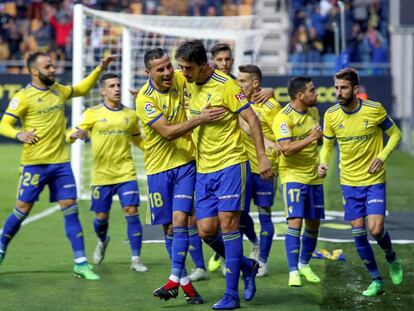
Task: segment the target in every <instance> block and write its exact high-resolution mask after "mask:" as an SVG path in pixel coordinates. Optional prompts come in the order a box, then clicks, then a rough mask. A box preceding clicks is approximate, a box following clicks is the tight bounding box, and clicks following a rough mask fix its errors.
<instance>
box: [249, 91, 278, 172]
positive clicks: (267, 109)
mask: <svg viewBox="0 0 414 311" xmlns="http://www.w3.org/2000/svg"><path fill="white" fill-rule="evenodd" d="M250 106H251V107H252V108H253V110H254V112H255V113H256V115H257V117H258V118H259V120H260V124H261V126H262V131H263V135H264V137H266V138H267V139H269V140H271V141H273V142H274V141H275V135H274V134H273V130H272V125H273V120H274V119H275V117H276V115H277V113H278V112H279V111H280V109H281V106H280V104H279V103H278V102H277V101H276V100H275V99H274V98H269V99H268V100H267V101H266V102H265V103H250ZM242 139H243V144H244V146H245V147H246V150H247V156H248V158H249V161H250V167H251V171H252V173H254V174H259V169H258V167H257V165H258V163H257V154H256V147H255V146H254V143H253V140H252V138H251V137H250V136H249V135H247V133H246V132H244V131H243V132H242ZM266 156H267V157H268V159H269V160H270V161H271V162H272V168H273V171H274V172H276V171H277V161H278V157H277V153H276V152H275V151H272V152H269V151H267V152H266Z"/></svg>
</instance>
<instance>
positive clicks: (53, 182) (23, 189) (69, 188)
mask: <svg viewBox="0 0 414 311" xmlns="http://www.w3.org/2000/svg"><path fill="white" fill-rule="evenodd" d="M46 185H48V186H49V191H50V202H56V201H61V200H69V199H76V183H75V178H74V177H73V173H72V168H71V167H70V163H69V162H67V163H58V164H41V165H22V166H21V174H20V179H19V188H18V193H17V199H18V200H20V201H23V202H26V203H33V202H36V201H38V200H39V195H40V193H41V192H42V190H43V188H44V187H45V186H46Z"/></svg>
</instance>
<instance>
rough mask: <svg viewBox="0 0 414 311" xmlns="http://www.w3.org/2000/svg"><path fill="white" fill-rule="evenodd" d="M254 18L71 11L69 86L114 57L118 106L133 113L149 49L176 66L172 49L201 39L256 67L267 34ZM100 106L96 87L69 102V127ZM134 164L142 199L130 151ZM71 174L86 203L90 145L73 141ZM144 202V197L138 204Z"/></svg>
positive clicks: (139, 154) (78, 8)
mask: <svg viewBox="0 0 414 311" xmlns="http://www.w3.org/2000/svg"><path fill="white" fill-rule="evenodd" d="M259 26H260V25H259V21H258V19H257V18H256V17H255V16H232V17H228V16H227V17H181V16H154V15H134V14H127V13H113V12H106V11H98V10H92V9H89V8H86V7H84V6H82V5H80V4H77V5H75V7H74V29H73V69H72V83H73V84H76V83H77V82H79V81H80V80H82V78H83V77H85V76H86V75H87V74H88V73H89V72H91V71H92V70H93V68H95V67H96V66H97V65H98V64H99V62H100V60H101V59H102V58H103V57H104V56H106V55H109V54H116V55H118V60H117V61H116V62H114V63H113V64H111V65H110V67H109V68H108V71H111V72H114V73H117V74H119V75H120V76H121V80H122V81H121V82H122V103H123V104H124V105H126V106H129V107H134V99H133V98H132V96H131V95H130V93H129V91H128V89H129V88H136V89H139V88H140V87H141V86H142V85H143V84H144V83H145V81H146V80H147V77H146V74H145V72H144V69H145V68H144V53H145V51H146V50H147V49H150V48H155V47H161V48H163V49H165V50H166V51H167V52H168V53H169V55H170V57H171V60H172V62H173V64H174V54H175V49H176V48H177V47H178V46H179V45H180V44H181V43H182V42H183V41H185V40H188V39H200V40H202V41H203V42H204V44H205V45H206V48H207V50H210V48H211V47H212V46H213V45H214V44H216V43H218V42H226V43H228V44H229V45H230V46H231V47H232V49H233V54H234V58H235V64H234V69H235V70H237V68H238V65H240V64H247V63H254V62H255V60H256V58H257V55H258V52H259V50H260V45H261V43H262V40H263V38H264V35H265V34H266V33H265V32H264V31H263V30H261V29H259ZM101 101H102V98H101V96H100V94H99V90H98V87H97V86H96V87H95V88H94V89H92V90H91V91H90V93H89V94H88V95H87V96H85V97H82V98H74V99H73V102H72V126H76V125H77V124H78V123H79V122H80V120H81V115H82V113H83V111H84V110H85V108H87V107H89V106H93V105H97V104H99V103H100V102H101ZM133 154H134V159H135V162H136V164H137V174H138V181H139V185H140V187H141V193H146V191H145V189H146V182H145V173H144V165H143V155H142V152H141V151H140V150H138V149H137V148H135V147H133ZM71 159H72V160H71V161H72V168H73V172H74V175H75V179H76V183H77V185H78V197H79V198H80V199H89V198H90V182H91V168H92V165H91V162H92V159H91V148H90V144H89V143H84V142H83V141H77V142H75V143H74V144H73V145H72V150H71ZM142 199H144V200H145V196H144V197H143V198H142Z"/></svg>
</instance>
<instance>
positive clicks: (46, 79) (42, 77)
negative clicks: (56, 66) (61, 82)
mask: <svg viewBox="0 0 414 311" xmlns="http://www.w3.org/2000/svg"><path fill="white" fill-rule="evenodd" d="M39 80H40V81H41V82H42V83H43V84H44V85H47V86H51V85H53V83H55V78H54V77H53V78H50V77H48V76H46V75H44V74H43V73H41V72H39Z"/></svg>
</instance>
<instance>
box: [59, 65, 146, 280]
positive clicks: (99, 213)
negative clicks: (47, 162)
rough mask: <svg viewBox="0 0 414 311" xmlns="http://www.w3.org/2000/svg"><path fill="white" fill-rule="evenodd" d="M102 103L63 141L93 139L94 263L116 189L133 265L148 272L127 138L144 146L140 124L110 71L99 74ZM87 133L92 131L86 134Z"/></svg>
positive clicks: (100, 254)
mask: <svg viewBox="0 0 414 311" xmlns="http://www.w3.org/2000/svg"><path fill="white" fill-rule="evenodd" d="M100 92H101V94H102V96H103V102H102V103H101V104H99V105H97V106H94V107H91V108H88V109H87V110H86V111H85V112H84V118H83V121H82V122H81V123H80V124H79V125H77V127H76V128H75V129H73V130H71V131H70V132H69V133H68V134H67V135H66V137H67V141H68V142H70V143H73V142H74V141H75V140H76V139H78V138H80V139H84V138H86V137H88V136H89V137H90V139H91V143H92V157H93V167H92V198H91V202H92V204H91V210H92V211H94V212H95V219H94V221H93V226H94V229H95V233H96V235H97V236H98V244H97V245H96V248H95V252H94V254H93V261H94V263H95V264H100V263H102V262H103V260H104V256H105V251H106V247H107V246H108V243H109V241H110V237H109V236H108V219H109V212H110V210H111V205H112V197H113V195H115V194H117V195H118V196H119V201H120V202H121V206H122V210H123V212H124V214H125V219H126V222H127V233H128V240H129V243H130V247H131V253H132V257H131V269H132V270H134V271H138V272H145V271H147V270H148V269H147V267H146V266H145V265H144V264H143V263H142V261H141V258H140V254H141V246H142V226H141V222H140V219H139V215H138V206H139V203H140V202H139V190H138V183H137V177H136V172H135V164H134V162H133V159H132V154H131V143H133V144H135V145H136V146H138V147H140V148H141V149H144V140H143V138H142V136H141V133H140V131H139V128H138V118H137V115H136V113H135V111H134V110H131V109H129V108H127V107H125V106H123V105H122V104H121V81H120V79H119V77H118V76H117V75H116V74H114V73H106V74H104V75H102V77H101V79H100ZM88 134H90V135H88Z"/></svg>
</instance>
